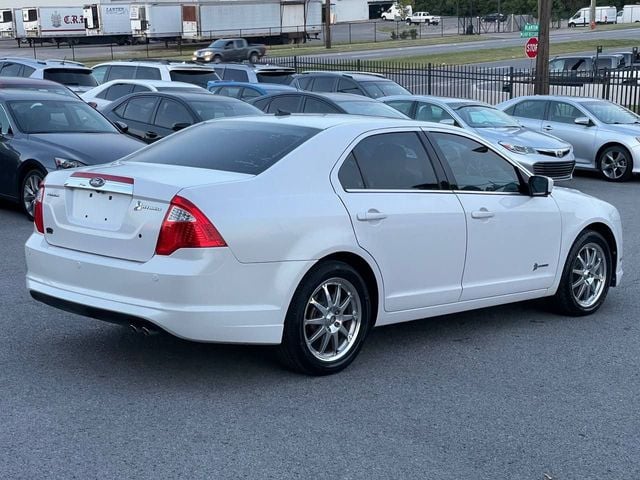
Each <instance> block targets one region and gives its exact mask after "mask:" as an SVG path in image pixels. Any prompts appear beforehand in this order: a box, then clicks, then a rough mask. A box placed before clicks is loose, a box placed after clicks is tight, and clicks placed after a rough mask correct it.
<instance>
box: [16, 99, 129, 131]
mask: <svg viewBox="0 0 640 480" xmlns="http://www.w3.org/2000/svg"><path fill="white" fill-rule="evenodd" d="M7 104H8V105H9V109H10V110H11V113H12V114H13V118H14V120H15V121H16V123H17V124H18V128H19V129H20V131H22V132H23V133H116V132H117V130H116V129H115V127H114V126H113V125H111V123H110V122H109V121H108V120H107V119H106V118H104V117H103V116H102V115H101V114H100V113H98V112H97V111H95V110H94V109H93V108H91V107H90V106H89V105H87V104H86V103H84V102H81V101H75V102H74V101H69V100H14V101H10V102H7Z"/></svg>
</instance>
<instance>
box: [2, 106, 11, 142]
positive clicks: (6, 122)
mask: <svg viewBox="0 0 640 480" xmlns="http://www.w3.org/2000/svg"><path fill="white" fill-rule="evenodd" d="M9 130H11V126H10V124H9V117H8V116H7V112H5V111H4V108H3V107H2V105H0V133H1V134H2V135H6V134H8V133H9Z"/></svg>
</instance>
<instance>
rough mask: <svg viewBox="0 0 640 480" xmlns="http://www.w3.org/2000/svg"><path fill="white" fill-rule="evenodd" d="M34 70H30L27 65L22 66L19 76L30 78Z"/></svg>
mask: <svg viewBox="0 0 640 480" xmlns="http://www.w3.org/2000/svg"><path fill="white" fill-rule="evenodd" d="M35 71H36V69H35V68H31V67H29V66H27V65H23V66H22V73H21V74H20V75H21V76H23V77H30V76H31V74H32V73H33V72H35Z"/></svg>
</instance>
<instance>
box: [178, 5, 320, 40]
mask: <svg viewBox="0 0 640 480" xmlns="http://www.w3.org/2000/svg"><path fill="white" fill-rule="evenodd" d="M321 29H322V1H321V0H306V1H304V0H262V1H249V0H220V1H217V2H206V3H205V2H201V3H199V4H195V5H182V38H184V39H189V40H203V39H214V38H221V37H259V38H268V37H278V38H280V39H282V40H283V41H299V40H302V39H304V38H305V36H308V35H310V34H317V33H320V31H321Z"/></svg>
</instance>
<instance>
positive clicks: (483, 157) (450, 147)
mask: <svg viewBox="0 0 640 480" xmlns="http://www.w3.org/2000/svg"><path fill="white" fill-rule="evenodd" d="M431 136H432V138H433V139H434V140H435V142H436V144H437V145H438V147H439V149H440V151H441V152H442V156H443V158H444V160H445V161H446V162H447V163H448V164H449V167H451V171H452V172H453V176H454V177H455V181H454V184H455V185H454V188H456V189H458V190H469V191H482V192H519V191H520V177H519V176H518V173H517V172H516V169H515V167H514V166H513V165H511V164H510V163H509V162H507V161H506V160H505V159H504V158H502V157H501V156H500V155H498V154H497V153H495V152H494V151H493V150H491V149H489V148H487V147H486V146H484V145H482V144H480V143H478V142H476V141H474V140H471V139H469V138H466V137H461V136H459V135H452V134H449V133H432V134H431Z"/></svg>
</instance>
